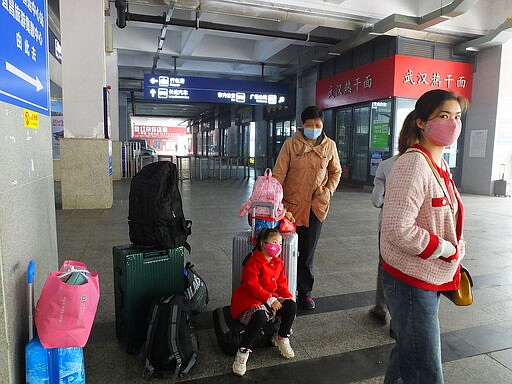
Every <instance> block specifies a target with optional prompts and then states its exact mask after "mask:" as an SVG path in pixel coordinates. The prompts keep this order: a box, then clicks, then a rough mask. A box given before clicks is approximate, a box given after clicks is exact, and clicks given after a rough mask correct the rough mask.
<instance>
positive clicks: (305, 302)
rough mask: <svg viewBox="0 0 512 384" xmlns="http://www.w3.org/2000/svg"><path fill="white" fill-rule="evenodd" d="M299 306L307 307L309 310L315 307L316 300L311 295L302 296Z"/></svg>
mask: <svg viewBox="0 0 512 384" xmlns="http://www.w3.org/2000/svg"><path fill="white" fill-rule="evenodd" d="M299 306H300V307H301V308H302V309H307V310H309V311H311V310H313V309H315V306H316V305H315V301H314V300H313V298H311V297H309V296H306V297H301V298H300V299H299Z"/></svg>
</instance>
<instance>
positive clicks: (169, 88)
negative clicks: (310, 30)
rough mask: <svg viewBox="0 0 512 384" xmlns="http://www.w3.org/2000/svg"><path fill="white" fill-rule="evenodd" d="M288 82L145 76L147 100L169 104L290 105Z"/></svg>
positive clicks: (145, 95)
mask: <svg viewBox="0 0 512 384" xmlns="http://www.w3.org/2000/svg"><path fill="white" fill-rule="evenodd" d="M288 97H289V86H288V84H287V83H270V82H264V81H244V80H229V79H212V78H205V77H191V76H165V75H157V74H145V75H144V98H145V99H147V100H156V101H167V102H206V103H229V104H249V105H287V104H288Z"/></svg>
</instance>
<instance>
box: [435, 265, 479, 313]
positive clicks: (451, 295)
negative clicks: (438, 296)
mask: <svg viewBox="0 0 512 384" xmlns="http://www.w3.org/2000/svg"><path fill="white" fill-rule="evenodd" d="M441 293H442V294H443V295H445V296H446V297H447V298H448V299H449V300H450V301H452V302H453V303H454V304H455V305H460V306H466V305H471V304H473V279H472V278H471V275H470V274H469V271H468V270H467V269H466V268H464V267H463V266H462V265H461V266H460V286H459V289H454V290H453V291H441Z"/></svg>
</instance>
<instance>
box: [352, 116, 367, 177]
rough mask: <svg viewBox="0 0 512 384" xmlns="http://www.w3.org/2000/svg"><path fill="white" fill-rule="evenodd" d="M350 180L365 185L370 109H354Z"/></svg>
mask: <svg viewBox="0 0 512 384" xmlns="http://www.w3.org/2000/svg"><path fill="white" fill-rule="evenodd" d="M353 127H354V129H353V140H352V167H351V168H352V170H351V171H352V172H351V173H352V174H351V180H352V181H355V182H358V183H366V181H367V176H368V146H369V138H370V107H368V106H366V107H357V108H354V121H353Z"/></svg>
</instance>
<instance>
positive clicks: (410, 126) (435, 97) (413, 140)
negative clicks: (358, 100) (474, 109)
mask: <svg viewBox="0 0 512 384" xmlns="http://www.w3.org/2000/svg"><path fill="white" fill-rule="evenodd" d="M448 100H455V101H457V102H458V103H459V105H460V108H461V110H462V112H465V111H466V109H467V106H468V102H467V100H466V98H465V97H463V96H459V95H457V94H455V93H453V92H450V91H445V90H443V89H434V90H432V91H428V92H425V93H424V94H423V95H421V97H420V98H419V99H418V101H416V105H415V106H414V110H413V111H412V112H410V113H409V114H408V115H407V117H406V118H405V120H404V124H403V125H402V130H401V131H400V135H399V137H398V152H399V154H400V155H402V154H403V153H404V152H405V151H406V150H407V148H409V147H410V146H411V145H414V144H418V143H419V142H420V141H421V139H422V138H423V130H422V129H421V128H419V127H418V125H417V124H416V119H420V120H421V121H427V120H428V119H429V117H430V116H431V115H432V113H434V111H435V110H436V109H438V108H439V107H441V106H442V105H443V104H444V102H445V101H448Z"/></svg>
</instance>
